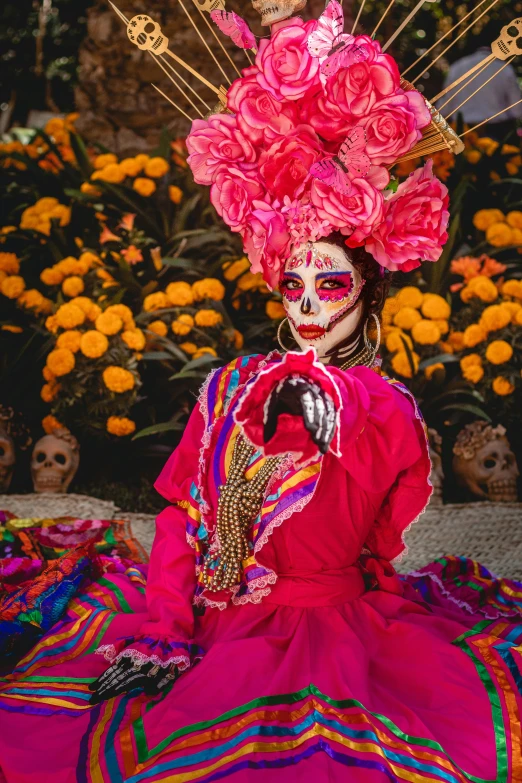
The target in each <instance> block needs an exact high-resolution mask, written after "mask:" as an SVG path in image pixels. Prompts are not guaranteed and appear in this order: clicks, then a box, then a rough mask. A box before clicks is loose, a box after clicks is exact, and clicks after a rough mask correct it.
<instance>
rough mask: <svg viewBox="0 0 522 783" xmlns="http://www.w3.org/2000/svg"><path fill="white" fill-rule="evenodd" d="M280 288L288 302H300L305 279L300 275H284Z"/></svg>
mask: <svg viewBox="0 0 522 783" xmlns="http://www.w3.org/2000/svg"><path fill="white" fill-rule="evenodd" d="M279 288H280V291H281V294H282V295H283V296H284V298H285V299H286V300H287V301H288V302H298V301H299V300H300V299H301V297H302V295H303V291H304V285H303V281H302V280H301V278H300V277H299V276H298V275H295V276H294V275H288V274H286V275H284V276H283V278H282V280H281V282H280V284H279Z"/></svg>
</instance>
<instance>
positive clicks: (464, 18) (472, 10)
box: [402, 0, 497, 76]
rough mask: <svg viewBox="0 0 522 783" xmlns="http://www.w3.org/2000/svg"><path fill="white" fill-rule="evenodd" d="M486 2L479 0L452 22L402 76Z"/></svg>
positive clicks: (485, 0)
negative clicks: (474, 5) (463, 14)
mask: <svg viewBox="0 0 522 783" xmlns="http://www.w3.org/2000/svg"><path fill="white" fill-rule="evenodd" d="M496 1H497V0H495V2H496ZM487 2H488V0H481V1H480V3H479V4H478V5H477V6H476V8H472V9H471V11H468V13H467V14H466V16H463V17H462V19H460V20H459V21H458V22H457V23H456V24H454V25H453V27H451V28H450V29H449V30H448V31H447V32H446V33H444V35H441V37H440V38H438V39H437V40H436V41H435V43H434V44H432V45H431V46H430V48H429V49H426V51H425V52H423V53H422V54H421V55H420V56H419V57H417V59H416V60H415V62H414V63H412V64H411V65H408V67H407V68H406V70H405V71H403V74H402V75H403V76H406V74H407V73H408V71H411V69H412V68H415V66H416V65H418V63H420V61H421V60H423V59H424V58H425V57H427V56H428V54H429V53H430V52H432V51H433V49H435V47H436V46H438V45H439V44H440V43H441V42H442V41H443V40H444V39H445V38H447V37H448V35H451V33H453V32H454V31H455V30H456V29H457V27H460V25H461V24H464V22H465V21H466V19H469V17H470V16H472V15H473V14H474V13H475V11H478V10H479V8H480V6H481V5H484V3H487ZM428 67H429V66H428ZM424 70H426V69H424Z"/></svg>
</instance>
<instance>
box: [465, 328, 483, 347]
mask: <svg viewBox="0 0 522 783" xmlns="http://www.w3.org/2000/svg"><path fill="white" fill-rule="evenodd" d="M487 336H488V335H487V332H486V330H485V329H484V328H483V327H482V326H480V325H479V324H471V326H468V327H467V329H465V330H464V336H463V343H464V346H465V347H466V348H474V347H475V346H476V345H478V344H479V343H483V342H484V340H485V339H486V337H487Z"/></svg>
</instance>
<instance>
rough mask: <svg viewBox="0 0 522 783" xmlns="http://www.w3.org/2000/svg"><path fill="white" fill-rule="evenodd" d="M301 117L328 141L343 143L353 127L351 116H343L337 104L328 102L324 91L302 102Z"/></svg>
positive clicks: (313, 94) (308, 96) (315, 93)
mask: <svg viewBox="0 0 522 783" xmlns="http://www.w3.org/2000/svg"><path fill="white" fill-rule="evenodd" d="M300 109H301V117H302V120H303V122H307V123H308V124H309V125H311V126H312V127H313V129H314V130H315V131H316V132H317V133H318V134H319V135H320V136H321V137H322V138H323V139H326V140H327V141H335V142H341V141H344V139H345V138H346V136H347V134H348V131H349V130H350V128H352V127H353V124H354V123H353V118H352V117H351V115H347V114H343V112H342V111H341V109H340V108H339V106H337V104H335V103H332V102H331V101H330V100H328V97H327V96H326V95H325V94H324V93H323V90H322V89H321V90H319V91H318V92H314V93H312V94H310V95H307V96H306V98H305V99H304V100H303V101H302V102H301V105H300Z"/></svg>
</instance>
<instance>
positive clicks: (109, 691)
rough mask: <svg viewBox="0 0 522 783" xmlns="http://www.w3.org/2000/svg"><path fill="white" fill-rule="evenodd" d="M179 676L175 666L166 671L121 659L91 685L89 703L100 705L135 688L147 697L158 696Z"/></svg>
mask: <svg viewBox="0 0 522 783" xmlns="http://www.w3.org/2000/svg"><path fill="white" fill-rule="evenodd" d="M178 676H179V673H178V671H177V669H176V666H175V664H171V666H169V668H168V669H164V668H162V667H161V666H156V665H154V664H152V663H142V664H139V663H133V662H132V661H131V660H130V659H129V658H120V660H119V661H117V662H116V663H113V664H112V666H109V668H108V669H107V670H106V671H104V672H103V674H102V675H101V677H98V679H97V680H95V681H94V682H92V683H91V684H90V685H89V690H91V691H93V694H92V696H91V698H90V701H89V703H90V704H99V703H100V702H102V701H105V700H106V699H112V698H114V697H115V696H119V695H120V694H121V693H126V692H128V691H132V690H134V689H135V688H141V689H142V690H143V691H145V693H146V694H147V696H156V695H157V694H158V693H159V692H160V691H162V690H163V689H164V688H165V687H166V686H167V685H169V684H170V683H171V682H172V680H176V679H177V678H178Z"/></svg>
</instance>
